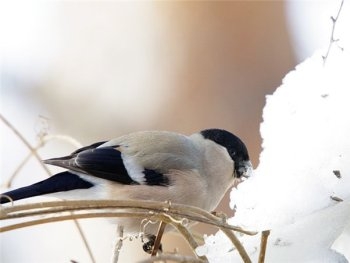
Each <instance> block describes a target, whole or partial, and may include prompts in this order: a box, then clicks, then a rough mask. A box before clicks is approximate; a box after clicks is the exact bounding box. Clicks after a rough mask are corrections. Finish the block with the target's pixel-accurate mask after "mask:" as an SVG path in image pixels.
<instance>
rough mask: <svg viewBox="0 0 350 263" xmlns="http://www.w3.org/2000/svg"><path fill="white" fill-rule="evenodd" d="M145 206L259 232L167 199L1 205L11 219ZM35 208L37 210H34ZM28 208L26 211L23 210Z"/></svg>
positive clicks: (2, 215)
mask: <svg viewBox="0 0 350 263" xmlns="http://www.w3.org/2000/svg"><path fill="white" fill-rule="evenodd" d="M116 208H118V209H119V208H124V209H128V208H130V209H143V210H146V211H154V212H164V211H167V213H168V214H171V215H173V216H178V217H183V218H187V219H189V220H192V221H197V222H201V223H205V224H209V225H214V226H217V227H223V228H227V229H230V230H234V231H237V232H240V233H243V234H246V235H256V234H257V232H255V231H248V230H244V229H242V228H240V227H236V226H232V225H229V224H227V223H225V222H222V219H221V218H218V217H216V216H213V215H212V214H211V213H209V212H207V211H205V210H203V209H200V208H198V207H194V206H188V205H182V204H172V206H171V207H170V208H169V207H168V206H167V205H166V204H165V203H164V202H157V201H145V200H79V201H54V202H43V203H33V204H25V205H15V206H6V207H1V210H0V219H11V218H20V217H28V216H34V215H44V214H49V213H60V212H65V211H79V210H94V209H116ZM32 210H33V211H32ZM23 211H24V212H23Z"/></svg>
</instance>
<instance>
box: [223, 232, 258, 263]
mask: <svg viewBox="0 0 350 263" xmlns="http://www.w3.org/2000/svg"><path fill="white" fill-rule="evenodd" d="M220 230H221V231H222V232H223V233H224V234H225V235H226V236H227V237H228V238H229V239H230V240H231V242H232V244H233V245H234V246H235V247H236V249H237V251H238V253H239V255H240V256H241V258H242V260H243V262H244V263H251V262H252V261H251V259H250V258H249V255H248V253H247V251H246V250H245V248H244V247H243V245H242V243H241V242H240V241H239V239H238V238H237V237H236V235H235V234H234V233H233V232H232V231H231V230H228V229H225V228H221V229H220Z"/></svg>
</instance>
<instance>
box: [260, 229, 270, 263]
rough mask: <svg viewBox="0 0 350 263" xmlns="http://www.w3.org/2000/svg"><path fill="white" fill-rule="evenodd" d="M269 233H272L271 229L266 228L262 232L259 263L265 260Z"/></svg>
mask: <svg viewBox="0 0 350 263" xmlns="http://www.w3.org/2000/svg"><path fill="white" fill-rule="evenodd" d="M269 235H270V230H265V231H262V233H261V241H260V253H259V261H258V263H264V262H265V255H266V247H267V239H268V237H269Z"/></svg>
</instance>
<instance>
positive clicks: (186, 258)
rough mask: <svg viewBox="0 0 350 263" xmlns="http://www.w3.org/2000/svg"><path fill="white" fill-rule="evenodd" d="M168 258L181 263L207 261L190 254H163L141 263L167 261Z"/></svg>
mask: <svg viewBox="0 0 350 263" xmlns="http://www.w3.org/2000/svg"><path fill="white" fill-rule="evenodd" d="M168 260H170V261H171V262H180V263H205V262H206V261H204V260H202V259H199V258H194V257H190V256H181V255H175V254H174V255H173V254H163V255H159V256H156V257H151V258H148V259H145V260H142V261H140V262H139V263H153V262H159V261H161V262H166V261H168Z"/></svg>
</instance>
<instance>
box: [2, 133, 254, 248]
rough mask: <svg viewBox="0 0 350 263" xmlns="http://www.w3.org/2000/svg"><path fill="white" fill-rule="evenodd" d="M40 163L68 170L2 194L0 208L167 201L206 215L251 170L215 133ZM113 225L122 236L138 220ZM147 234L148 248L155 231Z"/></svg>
mask: <svg viewBox="0 0 350 263" xmlns="http://www.w3.org/2000/svg"><path fill="white" fill-rule="evenodd" d="M43 162H44V163H45V164H49V165H54V166H59V167H62V168H65V169H67V170H66V171H63V172H60V173H57V174H55V175H53V176H51V177H49V178H48V179H45V180H43V181H40V182H37V183H34V184H32V185H29V186H25V187H22V188H18V189H15V190H11V191H8V192H6V193H3V194H1V197H0V203H1V204H5V203H8V202H13V201H16V200H20V199H25V198H29V197H34V196H41V195H54V196H56V197H59V198H63V199H67V200H71V199H81V200H86V199H88V200H93V199H113V200H116V199H117V200H129V199H132V200H152V201H167V202H171V203H177V204H185V205H191V206H196V207H199V208H202V209H204V210H206V211H209V212H211V211H213V210H214V209H215V208H216V207H217V205H218V204H219V202H220V201H221V199H222V198H223V196H224V194H225V192H226V191H227V190H228V189H229V188H230V187H232V186H233V185H234V184H235V182H236V183H237V182H240V181H241V180H242V179H244V178H248V177H249V176H250V174H251V172H252V169H253V168H252V164H251V161H250V158H249V154H248V150H247V147H246V146H245V144H244V143H243V141H242V140H241V139H240V138H239V137H237V136H236V135H234V134H232V133H231V132H229V131H226V130H223V129H216V128H215V129H214V128H213V129H205V130H202V131H200V132H197V133H194V134H192V135H183V134H179V133H175V132H169V131H138V132H133V133H130V134H127V135H123V136H121V137H118V138H115V139H112V140H108V141H102V142H97V143H94V144H91V145H89V146H86V147H82V148H80V149H78V150H76V151H74V152H73V153H71V154H70V155H68V156H64V157H59V158H52V159H47V160H43ZM116 220H117V221H116V223H117V224H119V225H123V227H124V232H125V233H138V232H139V231H140V224H141V219H136V218H133V219H131V218H119V219H116ZM147 231H148V233H145V234H146V235H147V236H148V237H149V240H150V241H149V242H152V239H153V240H154V237H155V234H156V231H157V227H156V226H150V227H149V229H147ZM147 245H148V246H149V244H147ZM146 247H147V246H146Z"/></svg>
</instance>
